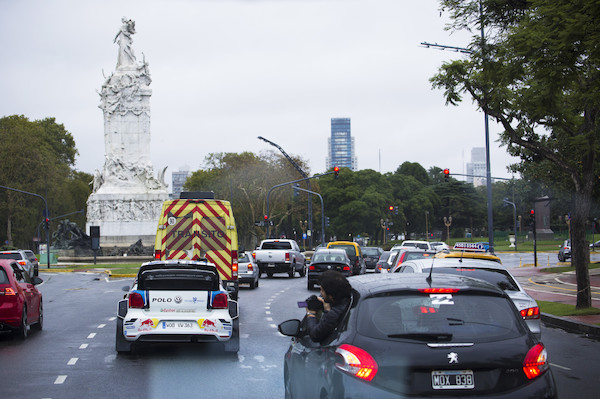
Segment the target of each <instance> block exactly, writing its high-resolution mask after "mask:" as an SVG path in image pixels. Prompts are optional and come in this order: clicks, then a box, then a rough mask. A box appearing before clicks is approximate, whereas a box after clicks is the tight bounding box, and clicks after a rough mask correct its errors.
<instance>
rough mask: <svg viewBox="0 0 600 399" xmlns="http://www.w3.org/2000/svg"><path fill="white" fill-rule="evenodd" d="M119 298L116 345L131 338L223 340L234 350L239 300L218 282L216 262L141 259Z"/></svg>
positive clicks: (123, 348) (121, 348) (122, 346)
mask: <svg viewBox="0 0 600 399" xmlns="http://www.w3.org/2000/svg"><path fill="white" fill-rule="evenodd" d="M124 289H125V290H127V291H128V294H127V295H126V296H125V299H123V300H121V301H119V305H118V308H117V315H118V317H117V331H116V345H115V349H116V350H117V352H119V353H128V352H131V348H132V345H133V344H134V343H136V344H137V343H145V342H222V343H224V346H225V351H226V352H237V351H238V350H239V342H240V341H239V339H240V336H239V319H238V303H237V302H236V301H233V300H231V298H230V296H229V293H228V292H227V291H226V290H225V289H224V288H223V284H222V282H221V279H220V278H219V273H218V271H217V268H216V266H215V265H213V264H211V263H208V262H206V261H191V260H162V261H153V262H148V263H144V264H143V265H142V266H141V267H140V270H139V271H138V275H137V277H136V279H135V281H134V283H133V287H131V289H129V287H125V288H124Z"/></svg>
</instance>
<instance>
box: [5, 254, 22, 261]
mask: <svg viewBox="0 0 600 399" xmlns="http://www.w3.org/2000/svg"><path fill="white" fill-rule="evenodd" d="M0 259H15V260H21V259H22V258H21V254H20V253H16V252H0Z"/></svg>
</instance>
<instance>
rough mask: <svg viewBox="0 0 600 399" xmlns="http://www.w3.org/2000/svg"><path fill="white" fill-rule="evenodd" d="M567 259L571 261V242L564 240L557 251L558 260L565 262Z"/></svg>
mask: <svg viewBox="0 0 600 399" xmlns="http://www.w3.org/2000/svg"><path fill="white" fill-rule="evenodd" d="M567 259H571V240H565V242H563V243H562V245H561V246H560V249H559V250H558V260H559V261H560V262H565V261H566V260H567Z"/></svg>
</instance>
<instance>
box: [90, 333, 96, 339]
mask: <svg viewBox="0 0 600 399" xmlns="http://www.w3.org/2000/svg"><path fill="white" fill-rule="evenodd" d="M95 336H96V333H91V334H90V335H88V339H92V338H94V337H95Z"/></svg>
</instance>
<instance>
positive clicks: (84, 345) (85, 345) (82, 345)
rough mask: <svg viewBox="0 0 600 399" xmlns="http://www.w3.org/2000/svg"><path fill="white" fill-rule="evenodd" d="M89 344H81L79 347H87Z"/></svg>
mask: <svg viewBox="0 0 600 399" xmlns="http://www.w3.org/2000/svg"><path fill="white" fill-rule="evenodd" d="M87 347H88V344H81V345H79V349H87Z"/></svg>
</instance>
